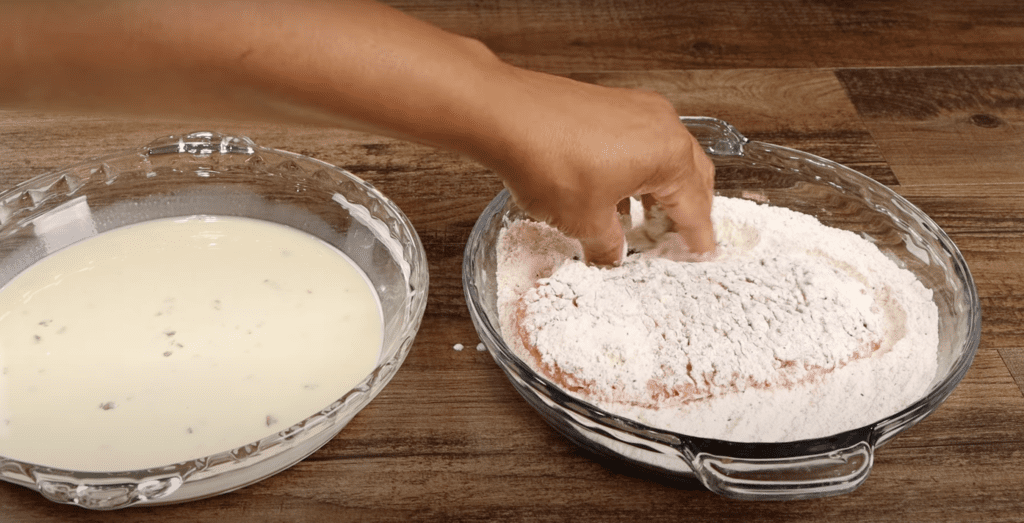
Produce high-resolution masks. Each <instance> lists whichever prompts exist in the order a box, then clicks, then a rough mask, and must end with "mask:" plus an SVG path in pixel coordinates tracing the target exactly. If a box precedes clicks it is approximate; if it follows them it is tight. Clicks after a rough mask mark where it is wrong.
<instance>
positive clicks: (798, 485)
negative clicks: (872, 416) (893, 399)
mask: <svg viewBox="0 0 1024 523" xmlns="http://www.w3.org/2000/svg"><path fill="white" fill-rule="evenodd" d="M690 461H691V468H692V469H693V470H694V472H696V473H697V476H698V477H699V478H700V480H701V482H702V483H704V486H706V487H707V488H708V489H710V490H711V491H713V492H715V493H716V494H721V495H723V496H727V497H730V498H737V499H749V500H789V499H806V498H819V497H825V496H836V495H839V494H846V493H848V492H851V491H853V490H854V489H856V488H857V487H859V486H860V485H861V484H862V483H864V480H866V479H867V478H868V473H870V472H871V465H872V463H873V461H874V448H873V447H872V446H871V444H869V443H868V442H866V441H861V442H859V443H856V444H854V445H852V446H850V447H847V448H844V449H840V450H834V451H830V452H826V453H822V454H815V455H808V456H795V457H784V458H767V459H765V458H757V459H748V458H730V457H726V456H717V455H714V454H709V453H704V452H702V453H699V454H697V455H696V456H694V457H693V459H692V460H690Z"/></svg>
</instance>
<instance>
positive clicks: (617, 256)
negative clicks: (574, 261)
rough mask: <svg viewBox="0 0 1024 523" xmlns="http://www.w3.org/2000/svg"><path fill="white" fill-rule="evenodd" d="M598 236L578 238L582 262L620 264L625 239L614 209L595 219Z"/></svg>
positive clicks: (603, 264) (607, 264)
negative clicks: (581, 248)
mask: <svg viewBox="0 0 1024 523" xmlns="http://www.w3.org/2000/svg"><path fill="white" fill-rule="evenodd" d="M596 225H597V227H596V229H595V230H596V231H598V235H596V236H590V237H587V238H580V244H582V245H583V260H584V261H585V262H587V264H589V265H601V266H612V265H618V264H619V263H621V262H622V255H623V254H624V251H625V245H626V238H625V236H624V235H623V233H622V224H621V223H620V222H619V218H618V214H617V213H616V212H615V208H614V207H611V208H608V209H607V211H606V212H602V213H601V215H600V216H599V217H598V219H597V223H596Z"/></svg>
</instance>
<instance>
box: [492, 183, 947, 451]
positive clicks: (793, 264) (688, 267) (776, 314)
mask: <svg viewBox="0 0 1024 523" xmlns="http://www.w3.org/2000/svg"><path fill="white" fill-rule="evenodd" d="M712 220H713V221H714V223H715V230H716V235H717V241H718V245H719V248H718V253H717V255H716V257H715V259H714V260H713V261H706V262H696V263H693V262H691V263H687V262H676V261H670V260H667V259H664V258H659V257H654V256H649V255H632V256H630V257H629V258H627V259H626V260H625V262H624V263H623V264H622V266H620V267H615V268H611V269H601V268H596V267H588V266H586V265H585V264H584V263H582V262H580V261H578V257H579V254H580V249H579V244H578V242H576V241H574V240H571V239H568V238H566V237H564V236H562V235H561V234H560V233H558V232H557V231H555V230H554V229H552V228H550V227H548V226H546V225H544V224H540V223H536V222H532V221H517V222H514V223H511V224H509V226H508V227H507V228H506V229H505V230H504V231H503V233H502V236H501V238H500V240H499V246H498V249H499V257H498V259H499V262H498V304H499V308H500V315H501V323H502V330H503V335H504V338H505V339H506V340H507V341H508V342H509V343H510V345H511V346H512V347H513V349H514V350H516V351H517V352H518V353H519V354H520V355H521V356H522V357H523V359H524V360H525V361H527V362H529V363H530V364H531V365H532V366H534V368H535V369H536V370H538V371H539V372H541V373H542V374H544V375H546V376H548V377H549V378H550V379H552V380H553V381H555V382H556V383H559V384H560V385H561V386H562V387H563V388H565V389H566V390H568V391H569V392H571V393H573V394H575V395H577V396H578V397H580V398H581V399H584V400H586V401H589V402H592V403H594V404H596V405H598V406H600V407H602V408H604V409H605V410H608V411H610V412H614V413H616V414H619V415H623V416H626V417H630V418H634V419H637V420H639V421H641V422H644V423H647V424H650V425H654V426H659V427H662V428H665V429H669V430H674V431H678V432H683V433H687V434H691V435H697V436H704V437H714V438H719V439H729V440H735V441H787V440H794V439H803V438H812V437H821V436H826V435H829V434H834V433H836V432H839V431H843V430H848V429H852V428H856V427H859V426H863V425H865V424H867V423H870V422H872V421H876V420H878V419H880V418H883V417H885V416H887V415H889V414H892V413H894V412H896V411H898V410H900V409H902V408H904V407H906V406H907V405H909V404H910V403H911V402H912V401H913V400H915V399H916V398H918V397H920V396H921V395H923V393H924V392H925V391H926V389H927V387H928V386H929V384H930V382H931V381H932V379H933V377H934V376H935V372H936V365H937V364H936V350H937V343H938V333H937V322H938V320H937V316H938V313H937V309H936V307H935V305H934V303H932V301H931V292H930V291H929V290H927V289H926V288H925V287H924V286H923V285H921V283H920V282H918V281H917V279H916V278H915V277H914V275H913V274H911V273H910V272H909V271H906V270H903V269H900V268H899V267H898V266H897V265H896V263H894V262H893V261H892V260H890V259H889V258H887V257H886V256H885V255H884V254H882V253H881V252H880V251H879V250H878V249H877V248H876V247H874V245H872V244H871V243H870V242H868V241H866V240H864V239H863V238H861V237H859V236H857V235H856V234H854V233H851V232H847V231H842V230H838V229H833V228H829V227H825V226H823V225H822V224H820V223H819V222H818V221H817V220H816V219H814V218H813V217H811V216H808V215H804V214H800V213H796V212H793V211H790V210H788V209H783V208H779V207H770V206H766V205H758V204H756V203H753V202H749V201H746V200H740V199H730V198H717V199H716V200H715V203H714V211H713V213H712ZM632 237H636V235H632V236H631V238H632Z"/></svg>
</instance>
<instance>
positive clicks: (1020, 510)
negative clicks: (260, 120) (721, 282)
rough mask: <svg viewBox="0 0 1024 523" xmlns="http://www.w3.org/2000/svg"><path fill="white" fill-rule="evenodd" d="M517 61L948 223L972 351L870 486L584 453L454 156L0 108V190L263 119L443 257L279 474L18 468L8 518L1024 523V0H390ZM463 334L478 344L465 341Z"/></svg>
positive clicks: (889, 450)
mask: <svg viewBox="0 0 1024 523" xmlns="http://www.w3.org/2000/svg"><path fill="white" fill-rule="evenodd" d="M391 3H392V4H393V5H396V6H397V7H400V8H402V9H404V10H406V11H407V12H410V13H412V14H413V15H415V16H418V17H420V18H422V19H425V20H428V21H431V22H434V23H437V24H439V25H441V26H442V27H445V28H448V29H451V30H454V31H456V32H459V33H462V34H467V35H471V36H474V37H477V38H481V39H482V40H484V41H485V42H486V43H487V44H488V45H490V46H491V47H492V48H494V49H495V50H496V51H497V52H498V53H499V54H500V55H501V56H502V57H504V58H505V59H507V60H509V61H511V62H513V63H517V64H519V65H523V66H527V67H531V68H535V69H541V70H548V71H552V72H557V73H559V74H565V75H568V76H571V77H573V78H576V79H578V80H581V81H586V82H593V83H598V84H602V85H609V86H619V87H635V88H644V89H651V90H655V91H658V92H660V93H662V94H664V95H665V96H667V97H668V98H669V99H670V100H671V101H672V103H673V104H675V106H676V108H677V109H678V110H679V111H680V113H681V114H688V115H708V116H715V117H719V118H722V119H724V120H726V121H729V122H731V123H732V124H734V125H735V126H736V127H737V128H738V129H739V130H740V131H741V132H742V133H744V134H745V135H746V136H748V137H749V138H751V139H755V140H761V141H766V142H770V143H778V144H782V145H787V146H790V147H795V148H798V149H803V150H806V151H810V152H813V153H815V154H819V155H821V156H824V157H827V158H831V159H834V160H837V161H840V162H842V163H845V164H848V165H850V166H852V167H854V168H856V169H858V170H861V171H862V172H864V173H865V174H867V175H869V176H871V177H873V178H875V179H876V180H878V181H880V182H882V183H884V184H886V185H888V186H890V187H892V188H893V189H894V190H896V191H897V192H898V193H900V194H901V195H903V196H904V197H906V198H907V199H908V200H910V201H911V202H912V203H914V204H915V205H917V206H919V207H920V208H921V209H922V210H924V211H925V212H926V213H928V214H929V215H930V216H931V217H932V218H933V219H935V221H936V222H937V223H938V224H939V225H940V226H941V227H942V228H943V229H944V230H945V231H946V232H947V233H948V234H949V235H950V237H951V238H952V239H953V240H954V242H955V243H956V244H957V246H958V247H959V248H960V250H961V251H962V252H963V255H964V257H965V259H966V260H967V263H968V265H969V267H970V269H971V272H972V275H973V277H974V280H975V283H976V286H977V290H978V294H979V297H980V301H981V304H982V317H983V332H982V340H981V346H980V348H979V351H978V354H977V356H976V358H975V361H974V363H973V365H972V367H971V369H970V371H969V372H968V373H967V375H966V377H965V378H964V379H963V381H962V382H961V384H960V385H959V387H957V389H956V390H955V391H954V392H953V394H952V396H950V398H949V399H948V400H947V401H946V402H945V403H944V404H943V405H942V407H941V408H939V409H938V411H936V412H935V413H934V414H933V415H932V416H930V417H929V418H927V419H926V420H924V421H923V422H921V423H920V424H919V425H917V426H915V427H913V428H911V429H910V430H908V431H907V432H905V433H904V434H902V435H900V436H899V437H897V438H896V439H895V440H893V441H892V442H890V443H889V444H887V445H886V446H885V447H883V448H881V449H880V450H879V451H878V452H877V454H876V456H875V464H874V468H873V469H872V472H871V476H870V477H869V478H868V480H867V482H866V483H865V484H864V485H863V486H862V487H861V488H860V489H858V490H857V491H855V492H853V493H852V494H849V495H845V496H840V497H835V498H827V499H817V500H807V501H794V502H782V503H766V502H737V501H732V500H728V499H724V498H721V497H718V496H716V495H714V494H711V493H710V492H708V491H707V490H705V489H704V488H703V487H702V486H701V485H699V484H698V483H697V482H696V481H683V482H679V481H668V480H665V479H663V478H659V477H656V476H652V475H651V474H649V473H646V472H644V471H641V470H638V469H633V468H631V467H629V466H627V465H624V464H622V463H618V462H615V461H609V460H607V459H604V458H599V457H596V456H594V455H591V454H589V453H587V452H586V451H584V450H582V449H580V448H578V447H576V446H575V445H573V444H572V443H570V442H569V441H568V440H566V439H565V438H563V437H561V436H560V435H559V434H558V433H556V432H555V431H554V430H553V429H551V428H550V427H549V426H548V425H546V424H545V422H544V421H543V420H542V419H541V418H540V417H539V416H538V415H537V414H536V413H535V412H534V411H533V410H532V409H531V408H530V407H529V406H528V405H527V404H526V403H525V402H524V401H523V400H522V399H521V398H520V397H519V396H518V395H517V393H516V392H515V390H514V389H513V388H512V386H511V384H510V383H509V382H508V380H507V379H506V378H505V376H504V374H503V373H502V372H501V371H500V369H498V367H497V366H496V365H495V363H494V362H493V360H492V359H491V357H490V355H489V354H488V353H486V352H478V351H477V350H475V346H476V344H477V343H478V341H479V340H478V338H477V335H476V332H475V331H474V328H473V325H472V323H471V321H470V318H469V314H468V311H467V309H466V304H465V299H464V298H463V291H462V286H461V263H462V249H463V247H464V246H465V242H466V239H467V238H468V235H469V231H470V229H471V228H472V226H473V223H474V222H475V220H476V218H477V216H478V215H479V214H480V212H481V211H482V210H483V208H484V207H485V206H486V204H487V203H488V202H489V201H490V199H491V198H493V196H494V195H495V194H496V193H497V192H498V191H499V190H500V189H501V182H500V181H499V180H498V179H497V178H496V177H495V176H494V175H493V174H492V173H489V172H487V171H486V170H485V169H482V168H481V167H479V166H478V165H476V164H474V163H473V162H470V161H468V160H465V159H463V158H460V157H458V156H455V155H453V154H450V153H446V152H441V151H435V150H432V149H429V148H426V147H422V146H417V145H411V144H408V143H404V142H400V141H395V140H390V139H385V138H381V137H377V136H372V135H367V134H362V133H357V132H352V131H347V130H340V129H323V128H316V127H307V126H295V125H292V126H282V125H268V124H255V123H253V124H239V123H232V122H215V121H201V120H200V121H195V120H193V121H173V120H141V119H133V118H122V117H114V116H68V115H52V114H43V113H32V112H24V111H2V110H0V189H5V188H8V187H10V186H12V185H14V184H15V183H17V182H19V181H22V180H25V179H27V178H29V177H32V176H35V175H38V174H41V173H43V172H47V171H49V170H52V169H55V168H57V167H60V166H63V165H67V164H69V163H73V162H76V161H80V160H84V159H86V158H88V157H90V156H95V155H98V154H103V153H109V152H114V151H118V150H122V149H126V148H133V147H139V146H142V145H144V144H146V143H148V142H149V141H151V140H152V139H155V138H158V137H161V136H166V135H170V134H182V133H185V132H189V131H194V130H200V129H202V130H217V131H221V132H225V133H228V134H238V135H245V136H249V137H251V138H253V139H254V140H255V141H256V142H257V143H259V144H261V145H264V146H268V147H274V148H280V149H284V150H289V151H293V152H297V153H301V154H305V155H308V156H312V157H315V158H318V159H321V160H324V161H327V162H330V163H333V164H336V165H339V166H341V167H343V168H346V169H348V170H350V171H352V172H354V173H355V174H357V175H358V176H360V177H362V178H364V179H366V180H368V181H370V182H371V183H373V184H374V185H375V186H377V187H378V188H379V189H381V190H382V191H383V192H384V193H385V194H387V195H388V196H389V197H390V198H392V199H393V200H394V201H395V202H396V203H397V204H398V205H399V206H400V207H401V208H402V210H403V211H404V212H405V213H406V214H407V215H408V216H409V217H410V219H411V220H412V222H413V224H414V225H415V227H416V229H417V231H418V233H419V234H420V236H421V238H422V239H423V243H424V246H425V248H426V250H427V256H428V260H429V269H430V276H431V283H430V285H431V286H430V296H429V299H428V305H427V313H426V317H425V319H424V322H423V326H422V328H421V330H420V332H419V334H418V336H417V339H416V343H415V344H414V346H413V349H412V353H411V354H410V356H409V358H408V359H407V361H406V362H405V364H404V365H403V367H402V369H401V371H400V372H399V373H398V374H397V376H396V377H395V379H394V381H393V382H392V383H391V384H390V385H389V386H388V387H387V388H386V389H385V390H384V391H383V393H382V394H381V395H380V396H379V397H378V398H377V399H376V400H375V401H374V402H373V403H371V404H370V405H369V407H367V408H366V409H365V410H364V411H363V412H362V413H360V414H359V415H358V416H357V417H356V418H355V419H354V420H353V421H352V422H351V423H350V425H349V426H348V427H346V428H345V430H343V431H342V432H341V434H339V436H338V437H337V438H335V439H334V440H332V441H331V442H330V443H328V444H327V445H326V446H325V447H324V448H323V449H321V450H320V451H318V452H317V453H315V454H313V455H312V456H311V457H310V458H308V459H306V460H304V461H302V462H300V463H299V464H297V465H296V466H294V467H292V468H291V469H288V470H286V471H284V472H282V473H281V474H278V475H276V476H273V477H271V478H268V479H267V480H265V481H262V482H259V483H257V484H255V485H252V486H249V487H246V488H244V489H241V490H239V491H237V492H234V493H230V494H226V495H222V496H217V497H214V498H210V499H207V500H201V501H196V502H191V503H186V504H181V505H175V506H168V507H151V508H135V509H128V510H124V511H117V512H112V513H96V512H89V511H85V510H82V509H79V508H76V507H69V506H62V505H57V504H54V503H50V502H48V501H46V500H45V499H43V498H42V497H41V496H40V495H39V494H37V493H35V492H33V491H31V490H29V489H25V488H22V487H17V486H13V485H10V484H6V483H0V522H4V523H6V522H8V521H10V522H22V521H28V522H35V521H39V522H51V521H52V522H57V521H76V522H97V521H104V522H105V521H132V522H135V521H151V522H171V521H174V522H200V521H203V522H205V521H224V522H234V521H244V522H259V521H303V522H306V521H308V522H321V521H322V522H327V521H331V522H333V521H348V520H353V521H437V520H456V521H493V520H500V521H505V520H509V521H524V520H525V521H534V520H536V521H623V520H639V521H708V520H711V521H718V520H722V521H727V520H737V521H751V520H755V521H807V522H820V521H829V522H836V523H840V522H862V521H900V522H903V523H913V522H925V521H928V522H931V521H1024V299H1022V298H1021V297H1022V296H1024V46H1022V45H1021V42H1024V9H1021V8H1020V5H1019V3H1018V2H1011V1H1002V2H999V1H988V2H964V1H959V2H949V1H939V2H900V3H896V2H882V1H868V2H814V1H811V0H792V1H783V0H772V1H769V2H755V1H753V0H747V1H722V2H704V3H686V4H679V3H675V2H656V1H647V2H611V1H608V2H602V1H591V2H584V1H579V0H575V1H573V0H556V1H553V2H542V1H540V0H536V1H518V2H517V1H498V0H432V1H429V2H427V1H424V2H412V1H401V2H399V1H394V2H391ZM456 343H460V344H463V345H465V346H466V349H464V350H462V351H455V350H453V348H452V347H453V345H454V344H456Z"/></svg>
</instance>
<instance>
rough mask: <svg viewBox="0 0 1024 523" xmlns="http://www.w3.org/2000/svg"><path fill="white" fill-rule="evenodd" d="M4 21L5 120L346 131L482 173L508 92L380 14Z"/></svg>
mask: <svg viewBox="0 0 1024 523" xmlns="http://www.w3.org/2000/svg"><path fill="white" fill-rule="evenodd" d="M56 5H59V6H60V7H55V6H56ZM0 9H4V10H6V11H7V12H5V13H0V20H7V21H8V22H2V21H0V24H6V27H0V35H7V36H6V37H4V36H0V39H6V41H2V42H0V48H2V49H8V51H6V52H3V55H2V56H0V105H7V106H12V105H13V106H29V107H39V108H48V109H51V108H55V107H56V108H63V109H71V110H82V109H85V110H102V111H111V110H113V111H120V112H124V111H129V112H135V113H149V114H172V115H188V116H195V117H204V118H208V117H214V118H219V117H226V118H233V119H246V120H268V119H269V120H284V121H301V122H316V123H326V124H332V125H344V126H348V127H354V128H358V129H362V130H367V131H371V132H376V133H379V134H385V135H390V136H394V137H397V138H402V139H408V140H413V141H417V142H420V143H425V144H429V145H433V146H438V147H444V148H448V149H454V150H457V151H460V152H463V153H465V154H468V155H470V156H473V157H476V158H477V159H483V158H482V157H485V156H487V155H488V154H489V153H485V152H483V150H484V149H490V148H492V146H491V145H490V144H487V145H484V144H482V143H481V142H482V141H486V140H489V139H491V138H492V137H490V135H493V133H494V132H495V129H496V128H497V127H498V125H497V123H498V122H497V120H499V119H500V118H499V117H498V116H497V113H498V110H497V108H496V107H494V105H495V104H496V103H497V102H498V101H499V100H500V99H501V98H502V97H503V96H504V93H507V92H509V90H508V82H509V81H510V79H511V77H510V76H509V72H510V70H511V68H510V67H509V66H507V65H506V64H503V63H501V62H500V61H499V60H498V59H497V58H496V57H495V56H494V55H493V54H492V53H490V52H489V51H488V50H487V49H486V48H485V47H484V46H483V45H482V44H480V43H479V42H476V41H473V40H471V39H468V38H463V37H460V36H457V35H453V34H451V33H448V32H445V31H442V30H440V29H438V28H436V27H434V26H431V25H429V24H426V23H423V22H420V21H418V20H416V19H413V18H411V17H409V16H406V15H404V14H402V13H401V12H398V11H396V10H394V9H391V8H388V7H386V6H384V5H381V4H376V3H371V2H362V1H353V2H340V3H339V2H332V3H326V2H325V3H318V2H287V1H277V2H239V3H235V2H218V1H206V2H162V1H138V2H85V3H70V4H63V3H61V4H54V3H51V2H42V3H35V2H27V3H0ZM489 133H490V135H489Z"/></svg>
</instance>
